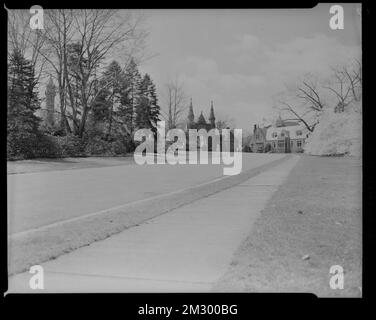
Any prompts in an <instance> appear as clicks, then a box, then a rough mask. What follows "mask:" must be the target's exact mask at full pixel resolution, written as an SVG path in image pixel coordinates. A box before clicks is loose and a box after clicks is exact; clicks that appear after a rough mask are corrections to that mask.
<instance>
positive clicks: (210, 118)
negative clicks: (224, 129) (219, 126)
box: [209, 100, 215, 128]
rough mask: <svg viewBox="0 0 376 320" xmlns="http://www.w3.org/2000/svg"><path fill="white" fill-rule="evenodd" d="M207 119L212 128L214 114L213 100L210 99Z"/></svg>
mask: <svg viewBox="0 0 376 320" xmlns="http://www.w3.org/2000/svg"><path fill="white" fill-rule="evenodd" d="M209 121H210V124H211V126H212V127H213V128H214V127H215V116H214V107H213V100H212V101H211V106H210V116H209Z"/></svg>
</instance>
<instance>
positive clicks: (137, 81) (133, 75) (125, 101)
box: [118, 59, 141, 135]
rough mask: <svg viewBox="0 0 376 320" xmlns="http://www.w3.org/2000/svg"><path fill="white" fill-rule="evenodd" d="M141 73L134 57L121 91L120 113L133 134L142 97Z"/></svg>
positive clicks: (126, 72)
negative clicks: (136, 113) (136, 111)
mask: <svg viewBox="0 0 376 320" xmlns="http://www.w3.org/2000/svg"><path fill="white" fill-rule="evenodd" d="M140 86H141V75H140V73H139V71H138V68H137V64H136V63H135V61H134V60H133V59H132V60H131V61H130V63H129V65H128V66H127V68H126V70H125V74H124V87H123V89H122V92H121V99H120V102H121V104H120V106H119V111H118V114H119V116H120V117H121V119H122V121H123V123H124V124H125V125H126V126H127V129H128V132H129V134H131V135H133V131H134V128H135V109H136V106H137V104H138V103H139V99H140Z"/></svg>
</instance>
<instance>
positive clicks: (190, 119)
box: [188, 98, 195, 123]
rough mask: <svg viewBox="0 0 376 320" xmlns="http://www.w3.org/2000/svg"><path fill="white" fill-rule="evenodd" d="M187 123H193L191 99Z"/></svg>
mask: <svg viewBox="0 0 376 320" xmlns="http://www.w3.org/2000/svg"><path fill="white" fill-rule="evenodd" d="M188 121H189V123H193V122H194V121H195V115H194V114H193V105H192V98H191V103H190V105H189V111H188Z"/></svg>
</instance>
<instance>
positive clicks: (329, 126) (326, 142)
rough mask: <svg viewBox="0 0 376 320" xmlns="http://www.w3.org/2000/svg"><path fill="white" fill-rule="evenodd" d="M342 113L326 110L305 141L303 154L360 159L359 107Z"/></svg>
mask: <svg viewBox="0 0 376 320" xmlns="http://www.w3.org/2000/svg"><path fill="white" fill-rule="evenodd" d="M348 107H349V108H348V109H347V110H346V111H345V112H342V113H334V111H333V110H326V111H324V112H323V114H322V115H321V118H320V122H319V123H318V124H317V125H316V128H315V130H314V131H313V133H311V135H310V136H309V137H308V139H307V140H306V144H305V148H304V152H305V153H307V154H311V155H320V156H334V155H349V156H355V157H361V149H362V114H361V109H360V106H359V105H352V106H348Z"/></svg>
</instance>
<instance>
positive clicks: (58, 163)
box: [7, 154, 134, 174]
mask: <svg viewBox="0 0 376 320" xmlns="http://www.w3.org/2000/svg"><path fill="white" fill-rule="evenodd" d="M132 163H134V160H133V154H131V155H129V156H126V157H86V158H56V159H53V158H51V159H30V160H17V161H7V174H22V173H30V172H44V171H59V170H72V169H83V168H97V167H106V166H119V165H124V164H132Z"/></svg>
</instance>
